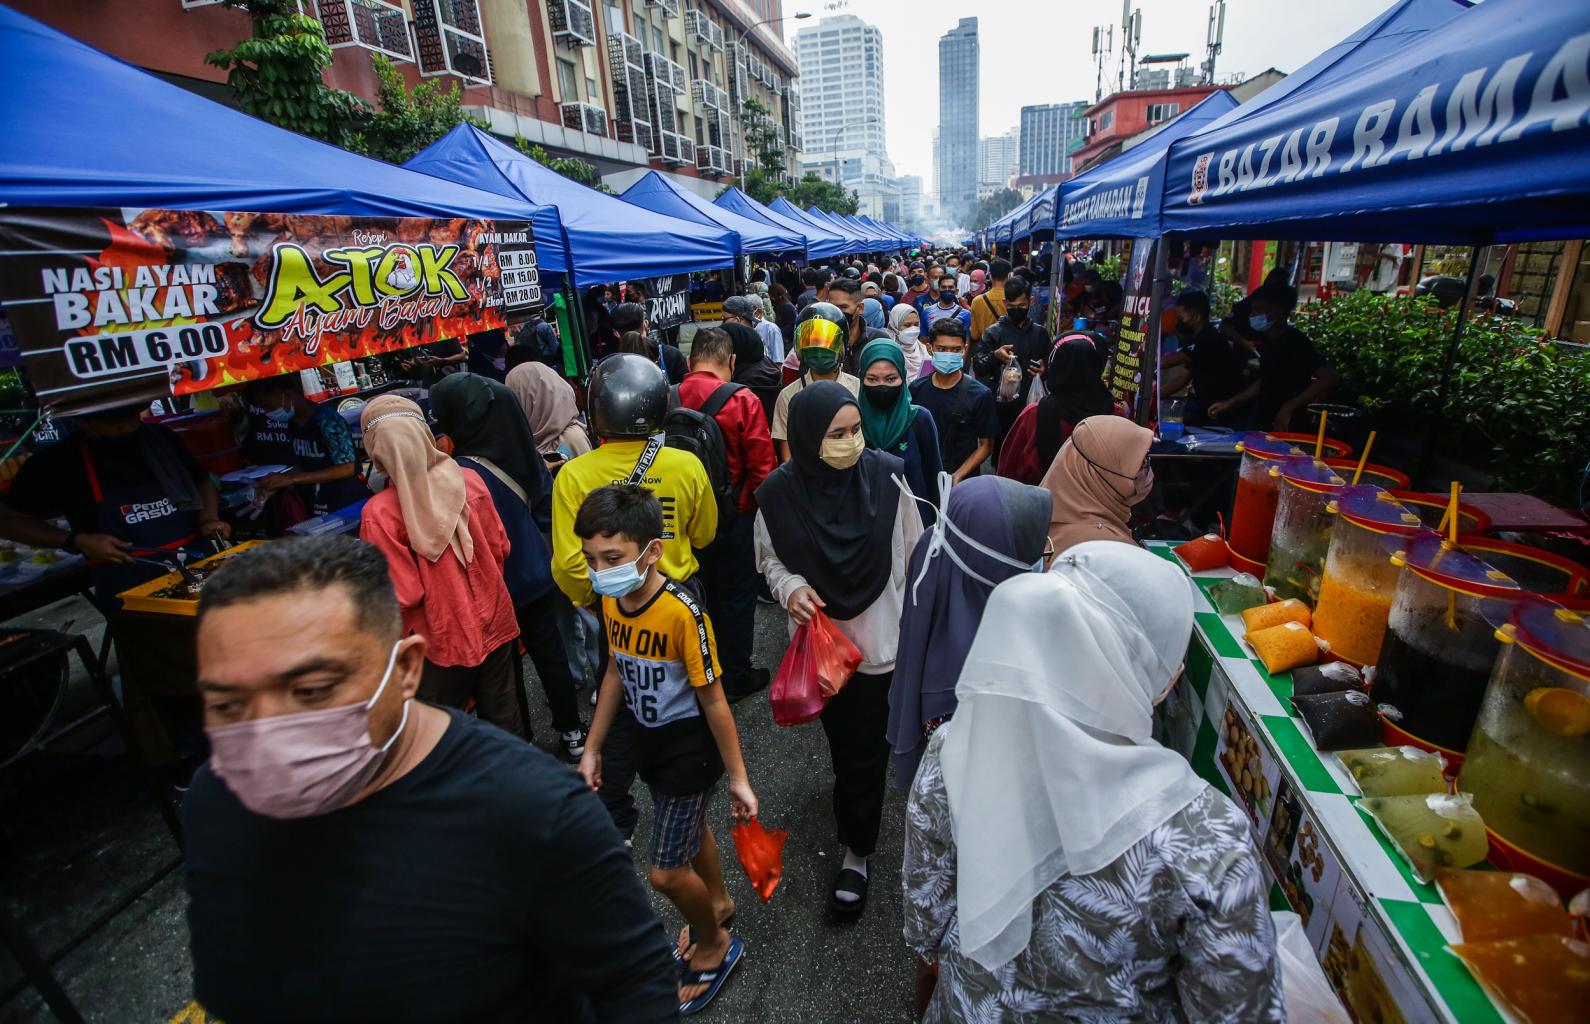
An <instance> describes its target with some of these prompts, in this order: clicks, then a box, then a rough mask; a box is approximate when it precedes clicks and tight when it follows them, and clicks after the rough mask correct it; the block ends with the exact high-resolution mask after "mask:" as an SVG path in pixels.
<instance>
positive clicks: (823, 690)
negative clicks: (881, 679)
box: [770, 612, 861, 725]
mask: <svg viewBox="0 0 1590 1024" xmlns="http://www.w3.org/2000/svg"><path fill="white" fill-rule="evenodd" d="M860 664H861V651H859V650H857V649H856V645H855V644H853V643H851V642H850V638H849V637H847V636H845V634H843V633H841V632H839V627H837V626H835V625H834V621H833V620H832V619H830V618H829V617H828V616H826V615H824V614H823V613H822V612H817V613H816V614H815V615H813V616H812V618H811V621H810V622H807V623H804V624H803V625H801V626H800V627H798V628H797V629H796V630H795V636H794V638H793V639H791V640H790V642H789V650H787V651H785V652H784V660H783V661H781V662H779V666H778V675H776V676H775V677H774V678H773V688H772V692H771V694H770V700H771V702H772V705H773V721H775V722H777V723H778V724H779V725H800V724H801V723H802V722H810V721H811V720H812V719H814V718H816V717H817V716H818V715H820V714H822V712H823V705H824V704H826V703H828V700H829V698H830V697H832V696H833V695H834V694H836V693H838V692H839V691H840V689H841V688H842V687H843V686H844V685H845V683H846V682H848V681H849V680H850V677H851V675H852V674H853V673H854V672H855V671H856V667H857V666H858V665H860Z"/></svg>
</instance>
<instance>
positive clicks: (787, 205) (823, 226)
mask: <svg viewBox="0 0 1590 1024" xmlns="http://www.w3.org/2000/svg"><path fill="white" fill-rule="evenodd" d="M767 206H768V209H770V210H772V211H773V212H774V213H776V214H778V215H779V216H781V217H784V218H786V219H787V220H792V221H794V222H796V223H797V224H805V225H806V226H808V227H810V228H813V229H815V230H817V231H821V232H823V233H825V234H826V235H828V236H829V237H831V238H833V239H835V240H837V242H838V244H839V246H840V248H839V249H838V250H837V251H834V252H831V253H829V254H828V257H833V256H845V255H849V254H850V253H854V252H861V251H862V250H863V249H864V248H865V246H864V244H863V243H862V242H861V241H860V240H858V239H857V238H855V237H854V236H852V235H851V233H850V232H848V231H841V230H840V229H839V226H838V225H837V224H831V223H829V222H828V221H827V220H824V219H822V218H820V217H813V216H812V215H811V214H809V213H807V212H806V211H805V210H802V209H801V208H800V207H798V206H796V205H795V204H794V203H792V202H790V201H789V200H788V199H785V198H784V197H783V196H777V197H775V198H774V199H773V201H772V202H771V203H768V204H767ZM828 257H825V258H828Z"/></svg>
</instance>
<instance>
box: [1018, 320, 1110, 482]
mask: <svg viewBox="0 0 1590 1024" xmlns="http://www.w3.org/2000/svg"><path fill="white" fill-rule="evenodd" d="M1043 383H1044V387H1045V388H1046V389H1047V390H1048V392H1049V393H1048V394H1047V395H1045V396H1044V397H1043V398H1041V399H1039V400H1038V402H1037V403H1036V404H1034V405H1029V406H1027V408H1025V409H1023V410H1022V411H1021V415H1019V416H1017V417H1016V422H1015V423H1013V424H1011V427H1010V433H1009V434H1007V435H1006V436H1005V443H1004V446H1003V447H1001V448H1000V452H999V475H1000V476H1003V477H1009V478H1010V479H1012V480H1019V481H1021V482H1022V483H1024V484H1036V483H1038V482H1039V481H1040V480H1042V479H1043V474H1044V472H1045V471H1046V470H1047V469H1048V468H1049V466H1050V464H1051V463H1053V462H1054V457H1055V456H1056V455H1057V454H1059V452H1060V446H1061V445H1063V444H1065V443H1066V438H1068V437H1070V436H1071V431H1073V430H1075V429H1076V425H1077V424H1078V423H1081V422H1082V421H1083V420H1085V419H1087V418H1088V417H1089V416H1109V415H1111V414H1112V413H1116V414H1119V413H1122V412H1123V410H1122V409H1121V407H1120V406H1118V405H1116V403H1115V396H1113V395H1111V394H1110V389H1109V388H1107V387H1105V386H1104V353H1103V351H1102V350H1101V349H1100V348H1099V346H1098V344H1097V343H1096V342H1095V341H1094V340H1093V339H1092V338H1090V337H1089V336H1088V335H1086V334H1068V335H1066V336H1065V337H1064V338H1061V339H1060V342H1059V344H1057V345H1055V347H1054V349H1053V350H1052V351H1051V352H1050V353H1049V365H1048V368H1047V369H1045V370H1044V374H1043Z"/></svg>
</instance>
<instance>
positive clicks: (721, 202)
mask: <svg viewBox="0 0 1590 1024" xmlns="http://www.w3.org/2000/svg"><path fill="white" fill-rule="evenodd" d="M712 204H713V205H714V206H721V207H723V208H724V209H726V210H730V211H732V212H734V213H737V214H739V215H740V216H742V217H746V218H749V219H751V220H757V221H762V222H763V223H766V224H768V225H770V226H772V227H774V228H778V229H781V230H788V231H793V232H795V233H797V234H800V235H802V236H803V237H804V238H805V239H806V258H807V259H808V260H822V259H830V258H832V257H834V256H838V255H839V254H840V253H842V252H844V251H845V240H844V239H842V238H840V237H839V235H837V234H835V233H834V232H832V231H829V230H827V229H826V228H819V227H817V226H816V225H815V224H807V223H805V222H804V221H798V220H796V219H794V218H793V217H786V216H784V215H783V214H781V213H779V212H777V211H775V210H770V209H768V208H767V207H766V206H763V205H762V204H761V203H759V202H757V201H756V200H755V199H752V198H751V197H750V196H748V195H746V194H745V193H744V192H741V191H740V190H739V189H738V188H736V187H734V186H730V187H729V189H728V190H727V191H726V192H724V193H723V194H722V195H720V196H718V198H716V199H714V200H713V201H712Z"/></svg>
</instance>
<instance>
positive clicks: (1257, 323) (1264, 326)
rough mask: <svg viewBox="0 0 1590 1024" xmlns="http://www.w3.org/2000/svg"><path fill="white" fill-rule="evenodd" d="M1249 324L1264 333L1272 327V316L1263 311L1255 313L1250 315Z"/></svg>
mask: <svg viewBox="0 0 1590 1024" xmlns="http://www.w3.org/2000/svg"><path fill="white" fill-rule="evenodd" d="M1248 326H1249V327H1251V328H1253V329H1254V330H1256V331H1258V332H1259V333H1260V334H1263V333H1264V332H1265V331H1268V330H1269V329H1270V318H1269V317H1267V316H1265V315H1264V314H1263V313H1254V314H1253V315H1252V316H1250V317H1248Z"/></svg>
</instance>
